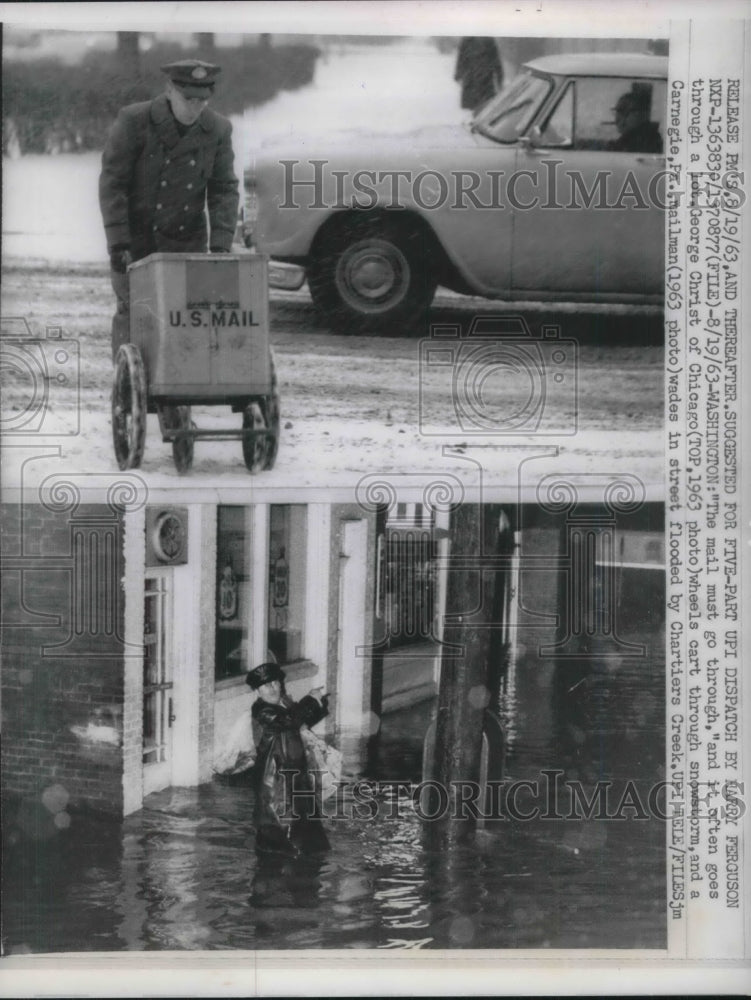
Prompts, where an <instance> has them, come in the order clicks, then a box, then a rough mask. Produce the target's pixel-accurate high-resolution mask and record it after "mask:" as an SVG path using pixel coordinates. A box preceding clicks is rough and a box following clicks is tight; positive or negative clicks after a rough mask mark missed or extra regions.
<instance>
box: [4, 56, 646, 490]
mask: <svg viewBox="0 0 751 1000" xmlns="http://www.w3.org/2000/svg"><path fill="white" fill-rule="evenodd" d="M453 66H454V59H453V56H452V55H450V54H449V55H445V54H441V53H439V52H438V51H437V49H436V48H435V47H434V46H432V45H431V44H430V43H429V42H428V41H427V40H420V39H409V40H404V41H400V42H399V43H397V44H395V45H391V46H382V47H381V46H379V47H374V46H362V47H359V48H358V47H343V48H342V49H341V51H336V50H332V51H330V52H329V53H328V55H327V57H326V60H320V61H319V64H318V66H317V70H316V78H315V81H314V83H313V84H312V85H311V86H309V87H307V88H305V89H303V90H300V91H295V92H289V93H281V94H279V95H278V96H277V98H276V99H275V100H273V101H271V102H269V103H268V104H266V105H264V106H263V107H261V108H257V109H254V110H253V111H252V112H249V113H248V114H247V115H245V116H244V117H243V118H242V119H239V120H236V121H235V145H236V151H237V155H238V159H239V160H240V161H242V162H243V163H247V162H249V160H250V159H251V157H252V155H253V150H255V149H258V148H259V147H260V146H261V145H263V144H266V143H273V142H275V141H276V140H283V141H285V142H288V141H289V139H290V138H291V137H292V138H293V139H297V140H299V142H300V148H301V152H304V150H305V145H306V142H307V141H310V140H311V139H312V137H314V136H315V137H321V136H322V135H326V134H328V133H331V132H333V131H336V130H340V129H342V128H344V129H354V130H358V131H367V132H370V133H372V132H380V133H382V132H385V131H392V132H404V131H409V130H411V129H414V128H416V127H419V126H421V125H435V124H439V123H442V122H443V123H447V124H452V123H456V122H459V121H461V120H462V118H463V117H464V116H465V112H463V111H461V109H460V108H459V90H458V87H457V85H456V84H455V82H454V81H453ZM3 166H4V185H3V269H4V282H3V309H2V313H3V316H5V317H9V316H10V317H24V318H26V319H27V320H28V321H29V323H30V324H31V328H32V330H33V332H34V333H35V334H37V335H40V334H43V333H44V330H45V328H46V327H50V326H52V327H54V326H58V325H59V326H61V327H62V329H63V331H64V335H65V336H66V337H68V338H70V339H71V340H74V341H75V343H76V345H77V349H78V352H79V358H80V374H79V375H77V383H76V385H77V386H78V389H77V390H76V392H75V393H74V392H73V391H72V389H68V390H61V391H60V392H59V393H57V394H54V393H53V394H51V396H50V405H51V406H53V407H55V409H54V410H52V411H50V415H51V417H54V420H52V419H49V420H47V422H46V423H45V425H44V428H43V431H44V433H41V432H40V433H37V434H31V435H30V434H22V435H14V434H8V435H7V437H6V440H5V444H6V447H5V449H4V454H3V483H4V491H5V496H6V497H8V496H9V492H8V491H9V490H11V491H12V490H14V488H16V487H18V486H20V485H21V483H22V481H23V484H24V486H26V487H27V488H32V489H34V490H36V489H37V488H39V487H40V486H41V484H43V483H44V482H45V481H46V482H47V487H45V488H47V489H49V488H51V485H50V484H51V483H53V480H50V479H48V477H50V476H52V477H54V481H58V480H59V478H60V477H61V476H62V478H63V479H65V478H66V477H67V479H68V480H69V481H71V482H74V483H75V484H76V485H77V487H78V488H82V489H86V488H89V489H93V490H101V489H106V484H107V483H108V482H110V481H111V480H112V478H113V476H114V478H116V479H122V478H123V476H122V475H118V474H117V469H116V465H115V462H114V455H113V451H112V443H111V433H110V428H109V409H110V404H109V395H110V385H111V377H112V376H111V365H110V358H109V317H110V315H111V309H112V301H111V292H110V290H109V286H108V281H107V278H106V250H105V244H104V237H103V234H102V229H101V220H100V217H99V209H98V204H97V177H98V172H99V154H97V153H87V154H62V155H59V156H27V157H23V158H22V159H18V160H6V161H5V162H4V165H3ZM272 304H273V306H274V308H273V309H272V330H271V339H272V343H273V344H274V347H275V350H276V353H277V365H278V369H279V375H280V383H281V393H282V411H283V420H282V425H283V429H282V435H281V445H280V449H279V455H278V459H277V463H276V467H275V468H274V469H273V470H272V471H269V472H265V473H262V474H260V475H258V476H255V477H253V478H252V479H251V477H250V476H249V474H248V473H247V471H246V470H245V467H244V465H243V462H242V455H241V449H240V444H239V442H234V441H233V442H219V443H198V444H197V446H196V452H195V462H194V468H193V470H192V472H191V473H190V474H188V475H187V476H184V477H178V475H177V473H176V471H175V469H174V466H173V464H172V458H171V451H170V446H169V445H165V444H163V443H162V442H161V439H160V437H159V434H158V429H157V422H156V418H155V417H153V416H152V417H149V419H148V436H147V442H146V452H145V458H144V462H143V467H142V469H141V470H140V471H139V472H138V473H137V474H131V475H130V480H131V482H132V483H133V484H134V485H135V486H138V484H139V483H143V484H148V488H149V490H150V491H152V492H153V491H165V493H166V494H169V493H174V489H175V488H176V487H177V486H178V485H179V486H180V488H181V489H183V490H185V491H186V494H185V495H186V496H187V491H188V490H189V491H191V495H193V496H195V498H196V499H200V498H201V497H206V498H207V499H208V498H209V497H210V496H211V495H212V494H213V492H214V491H215V490H216V489H217V488H218V487H220V486H221V487H222V488H223V494H222V495H223V496H226V495H227V494H226V490H227V489H235V488H236V489H237V490H238V496H241V497H245V498H247V491H248V489H249V488H250V487H252V489H253V491H254V493H256V494H257V493H259V492H263V491H264V490H265V489H267V488H268V489H269V490H273V491H277V490H281V491H287V495H288V496H289V497H294V496H295V495H296V494H297V493H298V492H299V490H300V489H303V488H320V489H325V490H331V489H333V488H337V489H338V490H339V491H340V492H341V493H342V496H344V497H347V498H349V499H351V498H352V489H353V488H354V487H355V485H356V484H357V483H358V482H360V481H361V480H363V477H366V480H364V481H371V480H372V477H374V476H376V477H378V476H380V477H381V478H383V477H386V478H390V479H391V480H392V481H394V482H395V483H396V484H397V485H400V486H401V487H406V486H409V485H412V486H413V487H414V489H415V490H416V491H417V492H418V494H419V493H420V492H421V490H422V489H423V487H424V486H425V485H426V482H427V481H429V480H430V479H431V477H433V478H434V477H435V475H436V473H438V472H440V473H441V474H444V475H449V476H452V475H453V476H456V477H457V478H458V480H459V481H460V482H465V483H470V484H472V483H473V484H474V485H475V486H478V487H479V484H480V480H481V481H482V488H483V489H485V490H488V489H492V491H493V493H494V495H499V493H503V494H504V495H505V496H507V497H512V496H513V495H514V494H515V492H516V491H517V489H518V485H519V476H520V460H521V459H522V458H523V457H524V456H527V457H529V456H530V455H531V454H537V455H542V454H543V453H544V452H547V453H548V457H547V458H542V457H540V458H539V459H537V460H536V464H535V465H534V468H535V469H537V470H539V471H540V473H542V472H546V473H547V472H553V471H554V472H558V473H561V474H567V475H574V474H576V475H579V474H586V475H593V474H598V475H599V474H603V473H606V474H616V473H626V474H633V475H636V476H638V477H639V479H641V480H642V481H643V482H645V483H646V484H647V487H648V491H649V494H650V496H651V497H652V498H653V499H660V498H661V496H662V480H663V433H662V350H661V346H660V344H659V343H655V342H654V341H653V342H652V343H651V344H649V345H648V346H647V347H646V348H644V347H638V346H637V347H634V346H632V345H631V344H630V343H629V342H628V338H627V339H626V343H625V346H624V343H623V339H622V340H621V344H620V346H615V347H613V348H612V349H611V348H610V346H609V345H608V344H607V343H605V344H603V346H602V349H600V348H599V347H597V349H596V350H593V351H592V357H591V358H590V361H589V362H588V364H587V366H586V370H585V369H583V373H584V374H585V375H586V379H587V381H586V382H585V383H582V387H583V389H584V390H585V392H586V399H584V398H583V400H584V405H583V409H582V419H581V420H580V426H579V430H578V432H577V433H576V434H575V435H573V436H566V437H561V438H559V439H555V438H545V439H544V440H543V439H541V438H536V437H535V436H533V435H529V436H526V437H524V436H519V437H517V438H515V439H514V440H513V445H514V446H516V447H515V448H512V447H511V444H512V442H511V441H510V440H507V439H506V440H498V439H493V438H488V439H483V438H472V439H471V440H465V439H463V438H462V437H461V436H457V435H453V436H441V435H440V434H438V435H431V436H425V435H424V434H421V433H420V429H419V399H418V397H419V371H418V352H419V342H418V340H417V339H416V338H415V339H413V340H411V341H410V340H406V341H405V340H398V339H391V340H389V339H384V340H378V339H377V338H348V337H342V336H336V335H334V334H332V333H331V332H330V331H328V330H327V329H325V328H321V326H320V325H319V320H318V319H317V318H316V316H315V313H314V311H313V309H312V307H311V304H310V299H309V297H308V295H307V291H306V290H305V289H303V290H302V291H300V292H298V293H277V292H272ZM437 307H438V308H444V309H445V308H450V309H454V310H456V311H457V313H456V315H457V316H458V317H459V319H460V320H461V321H462V322H464V321H465V320H466V321H467V322H469V319H470V318H471V316H472V314H473V311H477V310H482V309H491V310H493V311H495V312H497V311H498V308H499V306H498V304H497V303H496V304H494V305H493V304H491V303H488V302H484V301H483V300H470V299H461V297H458V296H448V295H443V294H442V293H439V296H438V298H437ZM545 308H546V310H547V314H548V316H549V314H550V312H551V310H552V311H554V309H555V307H551V306H550V305H548V306H546V307H545ZM577 308H578V307H574V308H572V307H569V308H568V309H561V310H560V315H561V317H563V319H564V321H565V324H566V326H565V328H564V335H566V336H571V335H576V332H577ZM535 310H537V312H536V311H535ZM462 311H464V315H463V316H462ZM513 311H514V312H519V311H524V309H523V308H522V307H520V306H518V305H517V306H515V307H514V310H513ZM588 311H591V310H588V309H587V307H583V308H581V309H579V310H578V313H579V316H580V317H581V316H583V315H585V314H586V313H587V312H588ZM632 312H633V317H634V319H633V329H634V332H635V333H638V331H639V330H640V328H641V326H642V325H643V323H644V322H645V320H644V315H645V314H644V312H643V311H640V310H633V311H632ZM527 313H528V316H529V317H530V322H531V323H534V321H539V319H540V315H541V312H540V307H537V306H535V305H534V304H532V305H530V306H529V307H528V310H527ZM599 314H600V315H601V316H602V317H604V318H605V319H606V320H607V317H608V316H613V317H620V318H619V320H618V321H619V322H620V323H621V326H623V309H622V308H620V309H619V308H617V307H615V308H612V309H611V310H608V309H600V310H599ZM535 318H536V319H535ZM554 321H557V319H555V320H554ZM602 325H603V328H607V323H606V322H605V323H603V324H602ZM627 333H628V331H627ZM5 388H6V390H7V388H8V387H7V385H6V387H5ZM53 388H54V387H53ZM26 389H28V386H26ZM24 391H25V387H24V385H23V384H20V385H18V384H17V385H15V386H11V391H6V393H5V402H4V409H5V411H6V412H5V414H4V424H3V426H4V428H5V430H6V432H7V431H8V428H9V426H10V424H9V422H8V416H7V407H8V406H9V405H10V407H11V411H10V420H11V423H12V421H13V419H14V418H15V416H16V415H17V414H18V412H19V407H20V408H23V407H24V406H25V405H26V403H27V402H28V400H27V401H26V403H25V402H24ZM446 406H447V407H449V406H450V400H448V399H447V400H446ZM14 407H15V409H13V408H14ZM194 419H195V420H196V422H197V423H198V424H199V426H202V427H203V426H205V427H212V426H232V427H234V426H236V425H238V426H239V420H240V418H239V416H238V415H236V414H235V415H232V414H230V413H229V411H228V410H227V408H221V409H217V408H211V409H208V408H204V409H197V410H196V411H195V413H194ZM71 426H74V427H77V428H78V433H75V434H67V435H64V436H59V431H58V436H55V435H53V436H46V435H48V434H49V432H50V431H53V430H58V428H65V427H67V428H70V427H71ZM446 446H450V448H451V450H450V451H448V452H446V453H444V448H445V447H446ZM525 468H527V469H529V468H531V466H529V465H527V466H526V467H525ZM468 476H469V479H468V478H467V477H468ZM367 477H370V478H367ZM410 477H411V480H410ZM473 488H474V487H473ZM332 495H333V494H331V493H327V496H328V497H331V496H332ZM418 498H419V497H418Z"/></svg>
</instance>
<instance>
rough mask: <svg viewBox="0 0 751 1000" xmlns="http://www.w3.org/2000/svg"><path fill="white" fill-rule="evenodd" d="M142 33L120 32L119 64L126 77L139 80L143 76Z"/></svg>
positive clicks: (118, 39) (118, 37)
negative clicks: (140, 42) (140, 44)
mask: <svg viewBox="0 0 751 1000" xmlns="http://www.w3.org/2000/svg"><path fill="white" fill-rule="evenodd" d="M139 40H140V32H138V31H118V33H117V62H118V66H119V68H120V72H121V73H122V75H123V76H125V77H130V78H131V79H134V80H137V79H138V78H139V77H140V76H141V50H140V48H139Z"/></svg>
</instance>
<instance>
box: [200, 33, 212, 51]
mask: <svg viewBox="0 0 751 1000" xmlns="http://www.w3.org/2000/svg"><path fill="white" fill-rule="evenodd" d="M196 45H197V46H198V48H199V50H200V51H201V52H213V51H214V49H215V48H216V45H215V41H214V32H213V31H197V32H196Z"/></svg>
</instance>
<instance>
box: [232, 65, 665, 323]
mask: <svg viewBox="0 0 751 1000" xmlns="http://www.w3.org/2000/svg"><path fill="white" fill-rule="evenodd" d="M666 75H667V58H666V57H663V56H653V55H643V54H627V53H615V52H614V53H597V54H582V53H576V54H568V55H555V56H546V57H543V58H540V59H535V60H534V61H532V62H530V63H528V64H527V65H526V66H525V67H524V68H523V70H522V72H521V73H520V74H519V75H518V76H517V77H516V78H515V79H514V80H513V81H511V83H510V84H509V85H508V86H506V87H505V88H504V89H503V90H502V91H501V93H500V94H498V95H496V96H495V97H493V98H492V99H491V100H490V101H489V102H488V103H487V104H485V105H484V106H483V107H482V108H480V109H479V111H478V112H476V113H475V115H474V117H473V118H472V120H471V121H469V122H467V123H466V124H464V125H457V126H447V127H441V128H425V129H421V130H417V131H414V132H411V133H409V134H406V135H400V136H393V135H390V136H384V135H381V136H377V135H373V136H365V135H363V134H362V133H360V132H357V133H350V134H349V135H343V136H342V139H341V141H332V140H330V139H329V140H327V141H326V142H325V144H324V143H322V148H320V149H319V148H316V149H315V150H314V151H311V150H310V149H309V146H308V144H306V146H305V147H304V148H302V147H300V146H298V147H296V148H293V149H289V150H286V151H285V150H284V149H281V148H279V147H277V148H275V149H274V150H273V152H271V151H266V153H265V154H264V155H263V156H260V157H259V158H258V159H257V161H256V163H255V165H254V168H253V170H252V171H251V172H249V173H248V175H246V187H247V190H248V194H249V198H250V200H251V202H252V203H253V204H254V205H255V206H256V207H257V211H256V212H255V213H254V214H255V217H254V219H253V220H252V230H253V236H252V239H253V242H254V243H255V245H256V246H257V247H258V248H259V249H260V250H261V251H263V252H265V253H268V254H269V255H270V256H271V257H272V259H274V260H277V261H282V262H287V263H291V264H297V265H300V266H302V267H304V268H305V272H306V274H307V278H308V284H309V287H310V292H311V295H312V297H313V300H314V302H315V303H316V305H317V306H318V307H319V308H320V309H321V310H322V311H323V312H324V314H325V315H326V316H327V317H328V319H329V320H330V321H331V322H333V323H334V324H335V325H337V326H339V327H342V328H344V329H349V330H353V331H354V330H372V331H378V330H387V329H393V328H394V327H395V326H404V325H409V324H414V323H415V322H417V321H419V320H421V319H424V317H425V315H426V313H427V310H428V307H429V305H430V302H431V300H432V297H433V294H434V292H435V289H436V286H437V285H439V284H440V285H443V286H444V287H447V288H450V289H453V290H455V291H458V292H463V293H467V294H473V295H481V296H485V297H488V298H496V299H503V300H504V301H506V302H513V301H519V300H552V301H564V300H567V301H587V302H633V303H660V302H661V301H662V297H663V281H664V278H663V273H664V199H665V160H664V154H663V149H664V143H665V141H666V132H665V118H666Z"/></svg>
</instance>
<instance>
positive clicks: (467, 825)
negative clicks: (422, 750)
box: [426, 504, 500, 843]
mask: <svg viewBox="0 0 751 1000" xmlns="http://www.w3.org/2000/svg"><path fill="white" fill-rule="evenodd" d="M499 516H500V508H499V507H498V505H496V504H462V505H461V506H460V507H459V508H458V509H457V510H456V511H455V512H454V513H453V514H452V517H451V525H450V532H451V552H450V556H449V568H448V585H447V592H446V627H445V628H444V633H443V643H444V645H443V653H442V656H441V678H440V684H439V689H438V715H437V720H436V739H435V751H434V758H433V762H432V767H431V772H432V775H433V778H434V780H435V781H436V782H437V783H438V784H439V786H442V788H443V789H445V790H446V793H447V795H448V799H446V796H445V795H443V793H440V794H441V797H442V798H443V802H444V805H445V804H446V802H448V805H449V809H448V817H447V818H446V821H445V822H442V821H441V822H431V823H429V826H430V828H431V830H433V831H435V833H436V834H438V836H439V839H440V840H441V841H443V842H446V841H448V843H451V842H456V841H459V840H463V839H465V838H467V837H471V836H472V835H473V833H474V830H475V827H476V820H475V818H474V817H473V815H472V809H471V808H464V809H463V810H462V808H461V805H460V802H459V800H460V799H461V794H457V792H458V789H457V786H456V783H457V782H474V783H476V784H477V785H478V786H479V783H480V778H481V774H480V770H481V769H480V760H481V753H482V737H483V724H484V716H485V708H486V706H487V705H488V702H489V701H490V695H491V692H490V669H489V667H490V664H489V660H490V649H491V627H490V626H491V625H493V624H495V625H497V626H498V627H500V623H494V622H493V605H494V599H493V598H494V589H495V579H496V573H497V571H498V567H497V565H496V563H497V560H496V559H494V558H493V557H494V556H495V555H496V552H497V542H498V525H499ZM483 563H484V564H485V565H484V566H483ZM462 648H463V652H457V649H462ZM427 802H428V804H429V808H428V809H427V810H426V813H427V814H428V815H431V814H432V812H433V810H434V809H435V810H436V811H437V807H436V806H433V805H430V803H431V802H433V803H435V802H436V795H435V794H433V795H429V796H428V797H427ZM475 802H476V805H477V806H478V807H479V808H480V809H481V810H482V809H483V807H484V803H483V802H482V800H481V798H479V797H476V799H475ZM462 812H463V813H464V815H463V817H462Z"/></svg>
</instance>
